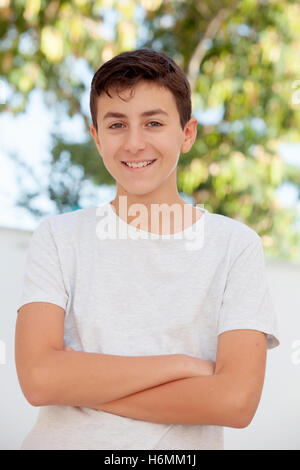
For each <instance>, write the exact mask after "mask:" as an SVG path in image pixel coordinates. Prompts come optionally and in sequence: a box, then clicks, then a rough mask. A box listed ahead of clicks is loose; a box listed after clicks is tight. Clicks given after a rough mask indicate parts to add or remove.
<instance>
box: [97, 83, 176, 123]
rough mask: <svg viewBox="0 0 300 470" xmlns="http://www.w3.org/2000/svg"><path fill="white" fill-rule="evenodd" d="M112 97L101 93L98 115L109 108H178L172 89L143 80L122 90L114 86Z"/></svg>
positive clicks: (119, 109)
mask: <svg viewBox="0 0 300 470" xmlns="http://www.w3.org/2000/svg"><path fill="white" fill-rule="evenodd" d="M108 91H109V94H110V95H111V98H110V97H109V96H108V95H107V94H106V93H105V92H103V93H101V95H100V96H99V97H98V103H97V104H98V116H99V117H100V116H104V114H105V113H106V112H107V111H108V110H112V105H113V110H114V111H120V112H122V110H123V111H124V110H125V109H126V110H129V109H130V108H131V109H132V105H133V104H134V108H133V109H132V110H133V111H136V112H138V113H139V112H141V111H143V110H145V109H146V108H147V107H149V106H151V109H152V108H163V109H165V110H166V108H168V109H169V110H171V109H173V107H174V108H176V104H175V100H174V97H173V94H172V93H171V91H170V90H169V89H168V88H166V87H164V86H162V85H159V84H157V83H154V82H150V83H148V82H147V81H141V82H139V83H137V85H135V86H134V87H133V88H126V89H124V90H122V91H117V90H116V89H114V88H111V89H109V90H108Z"/></svg>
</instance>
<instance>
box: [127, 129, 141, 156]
mask: <svg viewBox="0 0 300 470" xmlns="http://www.w3.org/2000/svg"><path fill="white" fill-rule="evenodd" d="M145 148H146V143H145V136H143V131H142V130H141V129H139V128H133V127H132V128H131V129H129V130H128V132H126V136H125V145H124V149H125V150H127V151H128V152H130V153H131V154H134V153H137V152H141V151H142V150H144V149H145Z"/></svg>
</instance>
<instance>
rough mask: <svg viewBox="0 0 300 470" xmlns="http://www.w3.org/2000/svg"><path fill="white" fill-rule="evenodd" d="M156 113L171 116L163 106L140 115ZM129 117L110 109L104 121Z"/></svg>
mask: <svg viewBox="0 0 300 470" xmlns="http://www.w3.org/2000/svg"><path fill="white" fill-rule="evenodd" d="M155 114H165V115H166V116H169V115H168V113H167V112H166V111H164V110H163V109H161V108H157V109H150V110H149V111H144V112H143V113H141V114H140V116H141V117H145V116H154V115H155ZM127 117H128V116H126V114H122V113H117V112H113V111H109V112H108V113H106V114H105V116H104V117H103V121H105V119H108V118H127Z"/></svg>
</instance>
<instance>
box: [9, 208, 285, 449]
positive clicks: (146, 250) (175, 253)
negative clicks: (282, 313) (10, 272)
mask: <svg viewBox="0 0 300 470" xmlns="http://www.w3.org/2000/svg"><path fill="white" fill-rule="evenodd" d="M199 210H201V211H203V212H204V213H203V215H202V216H201V217H200V219H199V220H198V221H197V222H196V223H194V224H193V225H191V226H190V227H189V228H188V229H186V230H184V231H182V232H178V233H176V234H173V235H159V234H154V233H151V232H150V230H149V232H145V231H143V230H140V229H137V228H135V227H134V226H132V225H130V224H127V223H126V222H125V221H124V220H123V219H122V218H120V217H119V216H118V215H117V214H116V212H115V210H114V208H113V206H112V205H111V204H110V203H109V202H108V203H105V204H102V205H99V206H96V207H89V208H87V209H80V210H77V211H75V212H68V213H64V214H59V215H54V216H48V217H46V218H45V219H44V220H43V221H42V222H41V223H40V224H39V226H38V227H37V229H36V230H35V231H34V232H33V235H32V238H31V240H30V244H29V249H28V254H27V265H26V274H25V276H24V283H23V290H22V294H21V297H20V298H19V303H18V307H17V310H18V309H19V308H20V307H21V306H22V305H24V304H26V303H28V302H51V303H54V304H56V305H59V306H60V307H62V308H64V309H65V312H66V314H65V330H64V344H65V345H68V346H71V347H72V348H73V349H75V350H77V351H85V352H93V353H103V354H115V355H122V356H148V355H159V354H160V355H162V354H188V355H190V356H194V357H200V358H202V359H206V360H212V361H216V352H217V342H218V335H219V334H220V333H222V332H224V331H227V330H235V329H254V330H259V331H263V332H265V333H267V338H268V349H271V348H274V347H276V346H278V345H279V340H278V330H277V319H276V315H275V312H274V307H273V303H272V300H271V297H270V293H269V286H268V280H267V275H266V269H265V260H264V253H263V247H262V242H261V238H260V237H259V236H258V234H257V233H256V232H255V231H254V230H253V229H251V228H250V227H248V226H247V225H245V224H243V223H241V222H239V221H237V220H234V219H231V218H229V217H226V216H222V215H219V214H214V213H210V212H209V211H207V210H206V209H199ZM199 400H201V397H199ZM223 448H224V444H223V427H221V426H213V425H207V426H203V425H181V424H171V425H170V424H161V423H152V422H147V421H142V420H137V419H131V418H127V417H122V416H118V415H114V414H110V413H107V412H103V411H97V410H93V409H91V408H87V407H73V406H44V407H41V408H40V410H39V415H38V419H37V422H36V424H35V425H34V427H33V429H32V430H31V432H30V433H29V434H28V435H27V436H26V438H25V440H24V442H23V444H22V448H21V449H22V450H23V449H24V450H25V449H34V450H38V449H79V450H95V449H109V450H114V449H126V450H127V449H144V450H148V449H160V450H169V449H199V450H204V449H208V450H215V449H218V450H222V449H223Z"/></svg>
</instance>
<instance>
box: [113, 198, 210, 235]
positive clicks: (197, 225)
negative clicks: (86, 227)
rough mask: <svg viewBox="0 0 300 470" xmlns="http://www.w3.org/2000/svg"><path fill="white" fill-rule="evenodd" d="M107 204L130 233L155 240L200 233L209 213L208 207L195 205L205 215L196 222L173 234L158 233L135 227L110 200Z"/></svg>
mask: <svg viewBox="0 0 300 470" xmlns="http://www.w3.org/2000/svg"><path fill="white" fill-rule="evenodd" d="M107 206H108V208H109V211H110V212H111V214H112V215H113V217H114V218H115V219H116V221H117V222H118V223H119V224H120V225H121V226H123V227H125V229H127V230H128V233H130V232H131V233H132V234H133V235H135V236H137V237H138V236H139V235H140V236H141V237H148V238H150V239H155V240H176V239H185V238H186V236H187V235H189V234H190V233H192V232H194V233H198V232H200V230H203V227H204V219H205V216H206V215H207V214H209V211H208V210H207V209H204V208H203V207H202V208H201V209H200V208H198V207H195V209H196V210H197V211H201V212H203V215H202V216H201V217H200V219H198V220H197V221H196V222H195V223H194V224H192V225H190V226H189V227H187V228H186V229H184V230H181V231H180V232H176V233H172V234H158V233H154V232H147V231H146V230H141V229H139V228H136V227H134V226H133V225H131V224H127V222H125V220H123V219H122V218H121V217H119V216H118V214H117V213H116V211H115V208H114V206H113V205H112V204H111V203H110V202H108V203H107Z"/></svg>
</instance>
